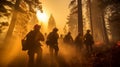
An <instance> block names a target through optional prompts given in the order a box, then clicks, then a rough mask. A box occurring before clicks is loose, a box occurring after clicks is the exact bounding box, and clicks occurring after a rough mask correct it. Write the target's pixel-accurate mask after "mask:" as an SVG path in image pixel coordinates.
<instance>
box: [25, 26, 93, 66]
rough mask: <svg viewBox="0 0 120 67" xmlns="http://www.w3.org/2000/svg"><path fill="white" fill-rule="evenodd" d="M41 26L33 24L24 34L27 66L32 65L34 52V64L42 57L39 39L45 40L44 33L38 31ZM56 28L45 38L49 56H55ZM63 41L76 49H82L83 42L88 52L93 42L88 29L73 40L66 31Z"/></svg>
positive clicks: (56, 51) (56, 49)
mask: <svg viewBox="0 0 120 67" xmlns="http://www.w3.org/2000/svg"><path fill="white" fill-rule="evenodd" d="M40 28H41V26H40V25H38V24H36V25H35V26H34V29H33V30H32V31H30V32H29V33H28V34H27V35H26V37H25V38H26V43H27V44H28V46H27V50H28V56H29V61H28V67H34V65H35V64H34V59H35V58H34V57H35V54H37V59H36V65H37V66H39V63H40V62H41V59H42V48H41V45H42V44H41V43H40V42H41V41H45V38H44V35H43V34H42V33H41V32H40ZM57 32H58V29H57V28H54V29H53V30H52V31H51V32H50V33H49V34H48V35H47V38H46V42H45V43H46V44H47V45H48V46H49V51H50V55H51V56H57V55H58V51H59V47H58V39H59V34H58V33H57ZM63 42H64V43H65V44H73V43H74V44H75V45H76V47H78V49H82V45H83V43H84V44H85V45H86V50H87V51H88V52H90V51H92V45H93V44H94V40H93V37H92V35H91V34H90V30H87V32H86V34H85V35H84V36H81V34H80V33H78V35H77V36H76V38H75V40H73V38H72V36H71V33H70V32H68V34H66V35H65V36H64V37H63Z"/></svg>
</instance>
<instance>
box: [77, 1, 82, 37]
mask: <svg viewBox="0 0 120 67" xmlns="http://www.w3.org/2000/svg"><path fill="white" fill-rule="evenodd" d="M77 1H78V32H80V33H81V35H82V36H83V18H82V0H77Z"/></svg>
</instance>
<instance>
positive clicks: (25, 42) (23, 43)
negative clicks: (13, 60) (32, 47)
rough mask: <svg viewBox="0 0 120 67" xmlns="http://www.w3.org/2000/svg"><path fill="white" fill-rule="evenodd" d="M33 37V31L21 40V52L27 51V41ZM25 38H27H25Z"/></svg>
mask: <svg viewBox="0 0 120 67" xmlns="http://www.w3.org/2000/svg"><path fill="white" fill-rule="evenodd" d="M33 35H34V33H33V31H30V32H29V33H28V34H27V35H26V36H25V37H24V39H22V40H21V44H22V50H23V51H26V50H28V49H29V44H28V40H30V38H32V37H33ZM26 37H27V38H26Z"/></svg>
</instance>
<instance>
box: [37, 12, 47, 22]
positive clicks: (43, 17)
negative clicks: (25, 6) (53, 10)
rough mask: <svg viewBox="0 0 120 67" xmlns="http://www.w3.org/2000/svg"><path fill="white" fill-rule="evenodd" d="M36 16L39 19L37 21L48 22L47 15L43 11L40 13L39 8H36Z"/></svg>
mask: <svg viewBox="0 0 120 67" xmlns="http://www.w3.org/2000/svg"><path fill="white" fill-rule="evenodd" d="M36 15H37V18H38V20H39V22H42V23H45V24H46V23H47V22H48V16H47V14H46V13H45V12H44V13H41V12H40V10H37V14H36Z"/></svg>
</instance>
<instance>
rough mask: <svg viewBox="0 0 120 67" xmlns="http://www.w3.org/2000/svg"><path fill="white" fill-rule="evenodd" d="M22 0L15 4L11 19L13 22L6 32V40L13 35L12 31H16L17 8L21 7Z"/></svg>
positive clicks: (17, 0)
mask: <svg viewBox="0 0 120 67" xmlns="http://www.w3.org/2000/svg"><path fill="white" fill-rule="evenodd" d="M20 2H21V0H16V3H15V6H14V9H13V12H12V13H13V14H12V19H11V22H10V26H9V28H8V32H7V34H6V37H5V41H6V40H8V39H10V38H11V36H12V33H13V31H14V27H15V23H16V20H17V14H18V13H17V12H18V11H17V9H19V4H20Z"/></svg>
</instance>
